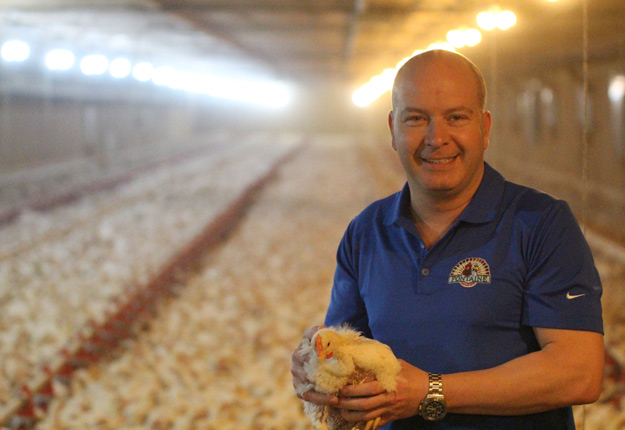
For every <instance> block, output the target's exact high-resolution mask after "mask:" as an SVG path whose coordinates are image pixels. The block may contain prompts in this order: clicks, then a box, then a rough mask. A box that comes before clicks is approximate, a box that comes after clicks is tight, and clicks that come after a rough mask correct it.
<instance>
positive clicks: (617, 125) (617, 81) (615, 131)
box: [608, 75, 625, 157]
mask: <svg viewBox="0 0 625 430" xmlns="http://www.w3.org/2000/svg"><path fill="white" fill-rule="evenodd" d="M624 97H625V75H617V76H614V77H613V78H612V79H611V80H610V86H609V87H608V98H609V99H610V113H611V121H610V123H611V125H612V130H611V131H612V141H613V142H614V151H615V152H616V154H617V155H619V156H620V157H625V112H624V109H623V98H624Z"/></svg>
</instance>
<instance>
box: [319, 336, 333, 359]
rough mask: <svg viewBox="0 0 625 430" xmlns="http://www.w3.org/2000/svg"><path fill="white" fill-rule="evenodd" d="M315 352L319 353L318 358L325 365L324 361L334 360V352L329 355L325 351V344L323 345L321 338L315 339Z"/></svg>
mask: <svg viewBox="0 0 625 430" xmlns="http://www.w3.org/2000/svg"><path fill="white" fill-rule="evenodd" d="M315 350H316V351H317V357H319V363H323V360H326V359H328V358H332V356H333V355H334V353H333V352H328V353H327V354H326V353H325V351H324V350H323V344H322V343H321V338H320V337H319V336H317V338H316V339H315Z"/></svg>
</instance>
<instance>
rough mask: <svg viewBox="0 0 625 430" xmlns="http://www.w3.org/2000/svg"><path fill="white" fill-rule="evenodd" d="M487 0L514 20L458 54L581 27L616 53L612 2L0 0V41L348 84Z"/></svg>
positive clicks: (547, 38) (533, 45) (617, 2)
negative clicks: (13, 39)
mask: <svg viewBox="0 0 625 430" xmlns="http://www.w3.org/2000/svg"><path fill="white" fill-rule="evenodd" d="M584 1H586V2H587V15H586V16H584V13H583V8H582V6H583V4H584ZM494 6H497V7H499V8H501V9H510V10H512V11H514V12H515V14H516V15H517V25H515V26H514V27H513V28H511V29H509V30H506V31H501V30H493V31H492V32H485V31H482V35H483V39H482V42H481V43H480V44H478V45H477V46H475V47H471V48H463V49H460V52H462V53H464V54H466V55H468V56H470V57H477V58H483V59H487V58H490V57H492V53H493V52H496V53H497V61H498V63H499V64H501V65H510V64H514V63H515V62H520V63H522V62H523V61H524V59H526V58H527V56H532V57H534V58H543V59H544V61H550V59H553V58H556V57H562V56H571V57H573V58H578V57H580V56H581V53H582V48H581V47H582V43H583V31H582V29H583V28H584V27H583V23H584V22H588V27H587V29H588V41H589V46H590V48H591V55H593V56H597V57H601V56H608V55H621V56H623V55H625V26H623V25H622V23H623V22H625V2H623V0H593V1H589V0H560V1H557V2H550V1H547V0H501V1H499V2H497V4H495V3H494V2H490V1H477V0H436V1H427V2H426V1H422V0H257V1H251V0H0V37H1V38H2V39H3V40H4V39H8V38H11V37H18V36H19V37H22V38H29V39H31V40H34V41H35V42H34V43H35V46H37V47H36V48H34V49H41V50H43V49H50V48H52V47H53V46H61V45H71V46H72V49H76V50H78V51H82V52H89V51H93V50H95V49H100V50H103V49H105V50H108V51H110V52H112V53H114V55H125V56H129V57H130V58H132V59H133V60H135V61H138V60H139V59H141V58H148V57H149V58H150V59H151V61H159V59H161V60H162V61H164V59H166V58H167V59H169V60H170V61H171V59H174V60H173V61H180V62H187V63H192V64H197V65H201V66H202V67H206V68H209V69H211V70H214V71H218V72H220V73H224V74H241V73H252V74H253V73H259V74H266V75H268V76H272V77H275V78H279V79H285V80H288V81H292V82H297V83H300V84H307V83H310V82H325V81H328V80H331V81H339V82H343V83H347V84H349V85H360V84H362V83H364V82H366V81H367V80H368V79H369V78H370V77H371V76H373V75H376V74H379V73H380V72H381V71H382V70H384V69H385V68H389V67H395V65H396V64H397V62H398V61H399V60H401V59H402V58H403V57H405V56H408V55H410V54H411V53H412V52H413V51H415V50H417V49H424V48H426V47H427V46H428V45H430V44H431V43H435V42H442V41H444V40H445V36H446V33H447V32H448V31H449V30H452V29H455V28H461V27H477V26H476V22H475V21H476V20H475V17H476V15H477V13H478V12H480V11H484V10H487V9H489V8H491V7H494ZM485 61H486V60H485Z"/></svg>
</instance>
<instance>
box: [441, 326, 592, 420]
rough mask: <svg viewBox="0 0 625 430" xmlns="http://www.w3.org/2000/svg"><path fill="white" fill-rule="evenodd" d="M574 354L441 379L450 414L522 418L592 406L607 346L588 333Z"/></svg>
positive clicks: (540, 354)
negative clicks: (547, 411) (555, 410)
mask: <svg viewBox="0 0 625 430" xmlns="http://www.w3.org/2000/svg"><path fill="white" fill-rule="evenodd" d="M587 337H588V338H589V339H586V340H585V342H586V343H579V344H577V348H576V349H575V350H571V348H566V347H564V348H563V347H562V346H561V345H559V344H555V343H554V344H547V345H546V346H545V347H544V348H543V349H542V350H540V351H537V352H535V353H532V354H528V355H526V356H523V357H519V358H517V359H514V360H512V361H509V362H507V363H505V364H503V365H501V366H497V367H494V368H492V369H487V370H481V371H475V372H466V373H456V374H447V375H444V376H443V387H444V390H443V391H444V394H445V398H446V401H447V404H448V410H449V412H455V413H465V414H489V415H522V414H529V413H536V412H542V411H546V410H550V409H555V408H559V407H563V406H569V405H573V404H583V403H591V402H593V401H595V400H596V398H597V397H598V395H599V393H600V388H601V382H602V375H603V341H602V337H601V335H599V334H596V333H589V334H588V336H587Z"/></svg>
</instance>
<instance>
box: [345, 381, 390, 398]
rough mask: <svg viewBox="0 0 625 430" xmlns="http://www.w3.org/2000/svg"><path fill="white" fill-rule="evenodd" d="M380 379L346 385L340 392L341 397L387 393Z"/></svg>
mask: <svg viewBox="0 0 625 430" xmlns="http://www.w3.org/2000/svg"><path fill="white" fill-rule="evenodd" d="M385 392H386V390H385V389H384V388H383V387H382V386H381V385H380V383H379V382H378V381H371V382H364V383H362V384H358V385H346V386H345V387H343V388H341V391H340V392H339V396H340V397H369V396H377V395H379V394H382V393H385Z"/></svg>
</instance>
